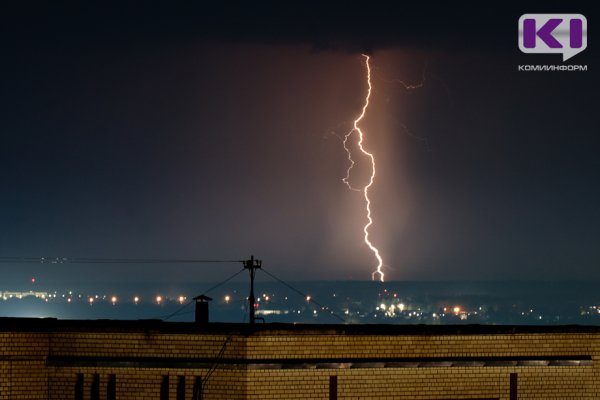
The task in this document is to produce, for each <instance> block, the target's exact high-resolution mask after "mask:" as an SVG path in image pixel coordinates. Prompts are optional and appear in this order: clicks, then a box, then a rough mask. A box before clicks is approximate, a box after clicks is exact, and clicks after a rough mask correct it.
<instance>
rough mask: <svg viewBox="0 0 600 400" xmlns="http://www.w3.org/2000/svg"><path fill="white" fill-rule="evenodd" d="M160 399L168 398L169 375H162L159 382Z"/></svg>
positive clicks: (165, 399)
mask: <svg viewBox="0 0 600 400" xmlns="http://www.w3.org/2000/svg"><path fill="white" fill-rule="evenodd" d="M160 400H169V375H163V377H162V381H161V382H160Z"/></svg>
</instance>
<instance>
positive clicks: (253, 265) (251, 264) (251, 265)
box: [243, 256, 262, 324]
mask: <svg viewBox="0 0 600 400" xmlns="http://www.w3.org/2000/svg"><path fill="white" fill-rule="evenodd" d="M243 263H244V268H245V269H247V270H248V271H250V296H248V305H249V306H250V307H249V321H250V324H254V321H255V317H254V311H255V308H254V306H255V303H256V299H255V297H254V274H255V273H256V270H257V269H259V268H260V267H261V265H262V261H261V260H255V259H254V256H250V259H249V260H245V261H243Z"/></svg>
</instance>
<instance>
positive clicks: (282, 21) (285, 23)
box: [3, 1, 585, 52]
mask: <svg viewBox="0 0 600 400" xmlns="http://www.w3.org/2000/svg"><path fill="white" fill-rule="evenodd" d="M167 3H169V2H163V3H160V2H158V3H156V2H151V3H148V2H131V1H130V2H115V3H114V4H113V5H112V6H107V4H106V3H104V2H96V3H94V2H91V3H89V2H84V3H80V2H72V3H70V2H67V3H60V4H57V3H56V2H37V3H36V2H33V3H26V5H19V6H17V7H13V9H10V8H9V9H8V10H4V13H3V14H4V18H3V30H4V35H3V36H4V38H3V40H4V41H6V42H7V43H12V44H13V45H21V46H23V45H25V46H27V45H36V46H40V45H41V46H47V45H53V44H55V45H57V44H63V45H64V44H72V45H81V46H92V47H93V46H95V45H101V44H109V45H117V44H119V43H120V44H125V45H126V44H127V43H130V42H143V41H152V42H154V43H156V41H164V42H169V41H180V40H182V39H185V40H189V41H197V40H212V41H221V42H223V41H224V42H234V43H236V42H238V43H239V42H244V43H263V44H285V45H288V44H302V45H309V46H311V47H312V48H313V49H314V50H315V51H323V50H335V51H349V52H371V51H374V50H377V49H383V48H390V47H419V48H430V49H431V48H433V49H442V48H443V49H465V48H473V47H485V48H488V49H490V48H498V47H504V48H506V47H509V46H510V47H512V46H513V45H514V41H515V38H514V36H515V34H514V30H515V24H516V23H515V24H507V23H506V21H516V19H517V18H518V17H519V16H520V15H521V14H523V13H525V12H536V11H543V12H564V11H565V10H564V5H562V4H560V3H552V2H545V3H544V5H543V7H540V6H539V5H538V3H536V2H534V1H522V2H515V3H511V2H501V3H495V4H493V5H492V4H491V3H488V2H450V3H449V2H388V1H375V2H373V1H370V2H341V1H334V2H317V1H278V2H275V1H273V2H271V1H265V2H240V3H229V2H228V3H225V4H223V3H222V2H212V3H208V4H207V3H205V2H196V3H188V2H186V3H183V2H182V3H174V4H167ZM570 5H571V8H572V9H577V10H581V9H582V8H583V9H585V4H583V3H582V4H577V2H571V4H570Z"/></svg>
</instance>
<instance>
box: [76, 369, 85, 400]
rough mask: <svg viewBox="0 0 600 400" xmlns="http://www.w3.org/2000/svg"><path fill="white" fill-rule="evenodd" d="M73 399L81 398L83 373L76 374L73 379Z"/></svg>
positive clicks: (80, 399) (81, 399)
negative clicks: (75, 377)
mask: <svg viewBox="0 0 600 400" xmlns="http://www.w3.org/2000/svg"><path fill="white" fill-rule="evenodd" d="M75 400H83V374H77V379H75Z"/></svg>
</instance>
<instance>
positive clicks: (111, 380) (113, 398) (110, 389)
mask: <svg viewBox="0 0 600 400" xmlns="http://www.w3.org/2000/svg"><path fill="white" fill-rule="evenodd" d="M106 400H117V376H116V375H115V374H110V375H108V384H107V385H106Z"/></svg>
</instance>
